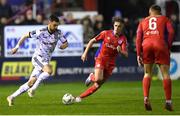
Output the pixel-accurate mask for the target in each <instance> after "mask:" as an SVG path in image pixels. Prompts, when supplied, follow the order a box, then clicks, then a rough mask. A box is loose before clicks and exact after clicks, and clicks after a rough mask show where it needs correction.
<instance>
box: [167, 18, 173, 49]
mask: <svg viewBox="0 0 180 116" xmlns="http://www.w3.org/2000/svg"><path fill="white" fill-rule="evenodd" d="M166 28H167V31H168V47H169V49H171V46H172V42H173V39H174V29H173V26H172V23H171V21H170V20H169V19H168V21H167V23H166Z"/></svg>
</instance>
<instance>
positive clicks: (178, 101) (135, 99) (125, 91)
mask: <svg viewBox="0 0 180 116" xmlns="http://www.w3.org/2000/svg"><path fill="white" fill-rule="evenodd" d="M179 83H180V81H173V105H174V110H175V111H173V112H169V111H166V110H165V109H164V102H165V101H164V91H163V87H162V82H161V81H153V82H152V86H151V93H150V97H151V99H150V100H151V104H152V108H153V111H145V110H144V105H143V96H142V87H141V82H107V83H105V84H104V85H103V86H102V87H101V88H100V90H98V91H97V92H96V93H95V94H94V95H92V96H89V97H88V98H86V99H84V100H83V101H82V102H81V103H76V104H72V105H63V104H62V102H61V98H62V96H63V95H64V94H65V93H71V94H73V95H79V94H80V93H81V92H83V91H84V90H85V89H86V87H85V86H84V84H83V83H82V82H79V83H58V84H57V83H56V84H43V85H41V86H40V87H39V88H38V90H37V91H36V95H35V97H34V98H32V99H31V98H29V97H28V95H27V93H25V94H23V95H21V96H19V97H17V99H16V100H15V105H14V106H13V107H8V105H7V101H6V97H7V96H8V95H9V94H11V93H12V92H14V91H15V90H16V89H17V88H18V87H19V85H18V86H17V85H0V115H11V114H13V115H20V114H22V115H55V114H56V115H72V114H74V115H80V114H86V115H91V114H95V115H97V114H101V115H104V114H106V115H108V114H109V115H111V114H113V115H116V114H117V115H119V114H120V115H121V114H122V115H124V114H129V115H132V114H137V115H139V114H141V115H144V114H145V115H150V114H158V115H159V114H160V115H162V114H166V115H174V114H176V115H177V114H180V84H179Z"/></svg>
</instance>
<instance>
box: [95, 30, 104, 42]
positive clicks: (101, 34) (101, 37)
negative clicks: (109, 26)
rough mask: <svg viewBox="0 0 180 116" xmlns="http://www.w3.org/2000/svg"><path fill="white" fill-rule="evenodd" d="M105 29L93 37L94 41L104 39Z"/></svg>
mask: <svg viewBox="0 0 180 116" xmlns="http://www.w3.org/2000/svg"><path fill="white" fill-rule="evenodd" d="M105 33H106V31H102V32H101V33H100V34H99V35H97V36H96V37H95V39H96V41H99V40H104V38H105Z"/></svg>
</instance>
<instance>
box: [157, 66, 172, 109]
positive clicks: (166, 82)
mask: <svg viewBox="0 0 180 116" xmlns="http://www.w3.org/2000/svg"><path fill="white" fill-rule="evenodd" d="M159 67H160V70H161V73H162V76H163V87H164V93H165V97H166V103H165V108H166V109H167V110H169V111H173V108H172V100H171V95H172V82H171V78H170V75H169V65H162V64H161V65H159Z"/></svg>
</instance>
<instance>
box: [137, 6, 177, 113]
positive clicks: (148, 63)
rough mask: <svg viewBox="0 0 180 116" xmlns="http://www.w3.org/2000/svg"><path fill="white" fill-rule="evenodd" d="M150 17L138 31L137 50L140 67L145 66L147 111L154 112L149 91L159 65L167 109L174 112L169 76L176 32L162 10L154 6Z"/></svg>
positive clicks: (144, 88) (150, 10)
mask: <svg viewBox="0 0 180 116" xmlns="http://www.w3.org/2000/svg"><path fill="white" fill-rule="evenodd" d="M149 14H150V16H148V17H146V18H145V19H143V20H142V21H141V22H140V23H139V26H138V29H137V38H136V49H137V61H138V65H139V66H140V65H142V64H144V78H143V82H142V83H143V92H144V105H145V108H146V110H152V108H151V105H150V101H149V90H150V84H151V77H152V67H153V64H154V63H155V64H158V66H159V67H160V70H161V73H162V76H163V87H164V92H165V97H166V103H165V108H166V109H167V110H169V111H172V110H173V108H172V101H171V78H170V75H169V65H170V49H171V46H172V41H173V38H174V30H173V27H172V24H171V22H170V20H169V19H168V18H167V17H165V16H162V15H161V8H160V7H159V6H158V5H152V6H151V7H150V9H149Z"/></svg>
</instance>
